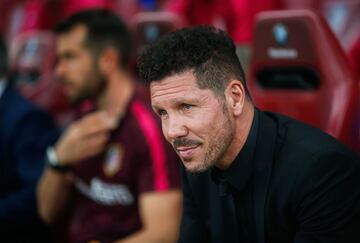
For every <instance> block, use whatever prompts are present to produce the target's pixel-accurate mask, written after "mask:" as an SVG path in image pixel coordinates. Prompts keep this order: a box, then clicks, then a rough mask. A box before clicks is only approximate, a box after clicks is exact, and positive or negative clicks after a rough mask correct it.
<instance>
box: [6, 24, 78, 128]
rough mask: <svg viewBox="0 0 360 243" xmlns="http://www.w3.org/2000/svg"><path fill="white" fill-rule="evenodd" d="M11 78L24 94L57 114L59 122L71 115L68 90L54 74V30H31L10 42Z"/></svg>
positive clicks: (66, 120)
mask: <svg viewBox="0 0 360 243" xmlns="http://www.w3.org/2000/svg"><path fill="white" fill-rule="evenodd" d="M10 47H11V52H10V58H11V72H10V79H11V80H12V82H14V84H15V86H16V87H17V88H18V89H19V90H20V92H21V93H22V95H24V96H25V97H26V98H28V99H29V100H31V101H32V102H34V103H35V104H37V105H39V106H41V107H43V108H44V109H46V110H48V111H49V112H50V113H52V114H53V115H54V118H55V120H56V121H57V122H58V123H59V125H64V124H66V123H67V122H68V121H69V120H71V119H72V114H73V111H72V110H71V109H70V107H69V104H68V102H67V99H66V97H65V94H64V93H63V92H62V89H61V87H60V84H59V82H57V81H56V79H55V77H54V75H53V67H54V64H55V61H56V60H55V59H56V57H55V39H54V36H53V34H52V33H51V32H47V31H30V32H25V33H23V34H21V35H19V36H17V37H16V38H15V39H14V41H13V42H12V43H10Z"/></svg>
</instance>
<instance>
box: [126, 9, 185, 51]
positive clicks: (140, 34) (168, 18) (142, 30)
mask: <svg viewBox="0 0 360 243" xmlns="http://www.w3.org/2000/svg"><path fill="white" fill-rule="evenodd" d="M131 26H132V29H133V32H134V38H135V40H136V55H139V54H140V53H141V51H142V50H143V48H144V46H145V45H147V44H150V43H152V42H154V41H155V40H157V39H158V38H159V37H160V36H161V35H163V34H165V33H168V32H171V31H174V30H176V29H178V28H181V27H183V26H184V23H183V22H182V19H181V18H180V17H179V16H178V15H176V14H173V13H170V12H142V13H138V14H136V15H135V16H134V18H133V20H132V23H131Z"/></svg>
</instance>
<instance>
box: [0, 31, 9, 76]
mask: <svg viewBox="0 0 360 243" xmlns="http://www.w3.org/2000/svg"><path fill="white" fill-rule="evenodd" d="M7 68H8V56H7V50H6V44H5V40H4V38H3V36H2V35H1V34H0V78H2V77H3V76H5V74H6V72H7Z"/></svg>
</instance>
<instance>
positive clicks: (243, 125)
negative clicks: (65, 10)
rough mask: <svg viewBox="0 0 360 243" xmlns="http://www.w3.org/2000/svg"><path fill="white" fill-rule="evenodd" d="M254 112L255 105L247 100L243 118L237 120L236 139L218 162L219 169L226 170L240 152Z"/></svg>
mask: <svg viewBox="0 0 360 243" xmlns="http://www.w3.org/2000/svg"><path fill="white" fill-rule="evenodd" d="M254 113H255V108H254V106H253V105H252V104H251V102H249V101H247V102H246V104H245V106H244V112H243V114H242V118H241V120H240V119H239V120H237V121H236V124H235V134H234V139H233V141H232V142H231V144H230V146H229V148H228V149H227V151H226V154H225V156H224V157H223V158H222V159H221V161H219V162H218V163H217V164H216V166H217V167H218V168H219V169H222V170H225V169H227V168H229V167H230V165H231V164H232V163H233V162H234V160H235V158H236V156H237V155H238V153H239V152H240V151H241V149H242V148H243V147H244V145H245V142H246V140H247V138H248V136H249V133H250V129H251V125H252V123H253V120H254Z"/></svg>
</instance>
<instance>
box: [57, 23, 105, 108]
mask: <svg viewBox="0 0 360 243" xmlns="http://www.w3.org/2000/svg"><path fill="white" fill-rule="evenodd" d="M85 39H86V27H85V26H83V25H78V26H75V27H74V28H73V29H72V30H70V31H69V32H67V33H63V34H60V35H59V36H58V38H57V56H58V63H57V65H56V69H55V72H56V75H57V76H58V77H59V79H60V81H61V82H62V83H63V84H64V88H65V91H66V93H67V95H68V97H69V100H70V102H71V103H72V104H78V103H81V102H82V101H84V100H85V99H95V98H97V97H98V95H99V94H100V93H101V92H102V91H103V89H104V86H105V80H104V78H103V77H102V75H101V73H100V71H99V69H98V66H97V63H96V61H95V60H94V57H93V56H92V55H91V53H90V51H89V50H88V49H87V48H86V47H85V45H84V42H85Z"/></svg>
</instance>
